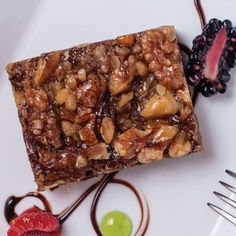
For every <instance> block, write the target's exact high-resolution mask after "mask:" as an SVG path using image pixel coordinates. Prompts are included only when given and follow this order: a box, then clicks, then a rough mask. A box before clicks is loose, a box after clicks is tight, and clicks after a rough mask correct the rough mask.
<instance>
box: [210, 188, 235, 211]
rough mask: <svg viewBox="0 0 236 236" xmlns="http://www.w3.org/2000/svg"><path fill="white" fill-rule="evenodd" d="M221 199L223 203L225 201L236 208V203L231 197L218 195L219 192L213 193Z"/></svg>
mask: <svg viewBox="0 0 236 236" xmlns="http://www.w3.org/2000/svg"><path fill="white" fill-rule="evenodd" d="M213 193H214V194H215V195H216V196H217V197H218V198H219V199H221V200H222V201H224V202H225V203H227V204H229V205H230V206H232V207H234V208H236V202H235V201H234V200H232V199H230V198H229V197H226V196H225V195H223V194H221V193H218V192H215V191H214V192H213Z"/></svg>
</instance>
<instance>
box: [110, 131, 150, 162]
mask: <svg viewBox="0 0 236 236" xmlns="http://www.w3.org/2000/svg"><path fill="white" fill-rule="evenodd" d="M151 132H152V130H146V131H142V130H139V129H136V128H131V129H129V130H127V131H125V132H124V133H122V134H121V135H119V136H118V138H117V140H116V141H115V143H114V148H115V150H116V152H117V153H118V154H119V155H120V156H122V157H124V158H126V159H131V158H133V157H135V156H136V153H137V151H138V150H139V149H140V148H142V147H143V146H144V143H145V141H147V140H148V136H149V134H150V133H151ZM145 138H146V140H145Z"/></svg>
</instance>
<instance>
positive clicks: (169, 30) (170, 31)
mask: <svg viewBox="0 0 236 236" xmlns="http://www.w3.org/2000/svg"><path fill="white" fill-rule="evenodd" d="M159 29H160V30H161V32H162V34H164V35H165V38H166V39H167V40H168V41H170V42H173V41H174V40H175V39H176V33H175V28H174V27H170V26H168V27H166V26H162V27H160V28H159Z"/></svg>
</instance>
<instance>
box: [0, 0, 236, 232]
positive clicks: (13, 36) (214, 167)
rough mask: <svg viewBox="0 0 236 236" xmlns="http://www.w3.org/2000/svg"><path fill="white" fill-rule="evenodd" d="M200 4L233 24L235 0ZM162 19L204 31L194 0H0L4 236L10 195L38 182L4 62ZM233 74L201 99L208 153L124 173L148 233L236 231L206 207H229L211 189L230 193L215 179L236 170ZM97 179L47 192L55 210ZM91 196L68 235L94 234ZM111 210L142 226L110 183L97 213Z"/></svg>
mask: <svg viewBox="0 0 236 236" xmlns="http://www.w3.org/2000/svg"><path fill="white" fill-rule="evenodd" d="M203 6H204V8H205V10H206V16H207V19H210V18H212V17H219V18H220V19H225V18H229V19H231V20H232V22H233V23H234V24H236V14H235V9H236V2H235V1H234V0H227V1H223V0H222V1H219V0H217V1H215V0H206V1H204V3H203ZM164 24H173V25H175V27H176V29H177V32H178V35H179V37H180V39H181V40H182V41H184V42H185V43H187V44H188V45H191V41H192V39H193V37H194V36H196V35H197V34H199V32H200V31H201V30H200V25H199V20H198V17H197V14H196V11H195V9H194V5H193V1H192V0H189V1H186V0H178V1H172V0H163V1H161V0H149V1H142V0H136V1H134V0H133V1H126V0H113V1H111V0H99V1H94V0H86V1H85V0H84V1H82V0H70V1H66V0H44V1H43V0H42V1H39V0H30V1H27V0H21V1H19V0H1V1H0V77H1V80H0V101H1V112H0V114H1V115H0V148H1V156H0V158H1V165H0V201H1V202H0V203H1V204H0V235H6V231H7V228H8V225H7V224H6V222H5V219H4V217H3V205H4V201H5V199H6V198H7V197H8V196H9V195H11V194H16V195H20V194H23V193H26V192H28V191H32V190H35V188H36V186H35V184H34V183H33V176H32V172H31V169H30V165H29V162H28V160H27V156H26V151H25V146H24V143H23V139H22V133H21V127H20V124H19V121H18V117H17V111H16V108H15V104H14V102H13V97H12V92H11V88H10V84H9V82H8V79H7V75H6V73H5V69H4V67H5V65H6V64H7V63H8V62H11V61H16V60H20V59H24V58H28V57H32V56H35V55H38V54H40V53H41V52H45V51H50V50H54V49H62V48H67V47H70V46H72V45H76V44H78V43H83V42H92V41H98V40H102V39H107V38H112V37H115V36H117V35H120V34H124V33H130V32H136V31H141V30H144V29H148V28H154V27H157V26H161V25H164ZM232 75H233V76H232V77H233V79H232V80H231V81H230V83H229V89H228V91H227V93H226V94H225V95H222V96H216V97H213V98H210V99H206V98H202V97H200V99H199V101H198V104H197V107H196V113H197V115H198V119H199V123H200V128H201V133H202V137H203V142H204V146H205V151H204V152H203V153H201V154H194V155H191V156H188V157H186V158H180V159H177V160H165V161H161V162H159V163H155V164H152V165H147V166H142V167H136V168H132V169H129V170H125V171H122V172H121V173H120V174H119V176H120V177H121V178H123V179H126V180H128V181H130V182H131V183H133V184H134V185H135V186H136V187H137V188H138V189H140V190H141V191H143V192H144V193H145V195H146V196H147V199H148V202H149V204H150V207H151V223H150V227H149V230H148V232H147V234H146V235H148V236H171V235H176V236H188V235H191V236H208V235H211V236H213V235H214V236H216V235H217V236H231V235H235V233H236V227H234V226H233V225H232V224H230V223H229V222H227V221H226V220H223V219H221V218H220V217H219V216H218V215H216V214H215V213H214V212H213V211H212V210H210V209H209V208H208V207H207V205H206V203H207V202H212V203H216V204H217V205H219V206H222V207H225V205H224V204H223V203H222V202H220V201H219V200H218V199H217V198H216V197H215V196H214V195H213V193H212V191H213V190H217V191H220V192H222V193H225V194H226V195H229V192H227V191H226V190H225V189H223V187H221V186H220V184H219V183H218V181H219V180H225V181H227V182H229V183H232V184H234V182H233V179H231V178H230V177H229V176H227V175H226V174H225V173H224V170H225V169H226V168H229V169H232V170H234V171H236V157H235V145H236V143H235V134H236V124H235V119H236V109H235V108H236V82H235V78H236V74H235V71H234V73H232ZM92 181H93V180H90V181H87V182H83V183H81V184H74V185H71V186H70V188H69V190H68V191H67V192H65V189H64V188H59V189H57V190H56V191H54V192H47V193H46V195H47V196H48V198H49V199H50V201H51V202H52V205H53V209H54V211H55V212H58V211H59V210H60V209H63V208H64V207H65V206H67V205H68V204H69V203H71V202H72V201H73V200H74V199H76V197H77V196H78V195H79V194H80V193H81V192H82V191H83V190H84V189H85V188H86V187H87V186H89V185H90V184H91V182H92ZM235 185H236V183H235ZM90 201H91V197H90V198H88V199H87V200H86V201H85V202H84V204H83V205H81V207H80V208H78V209H77V211H76V212H75V213H74V214H73V215H72V216H71V218H70V219H69V220H68V221H67V222H66V224H65V225H64V230H63V235H66V236H74V235H82V236H84V235H89V236H93V235H95V233H94V231H93V228H92V226H91V223H90V219H89V206H90V203H91V202H90ZM25 204H26V203H25ZM31 204H32V203H31V202H30V204H29V205H31ZM29 205H28V206H29ZM24 207H26V206H24ZM21 208H23V207H21ZM112 209H119V210H123V211H126V212H127V213H128V214H129V215H130V216H131V218H132V220H133V221H134V227H135V226H136V225H137V221H138V219H139V213H138V212H139V209H138V207H137V203H136V202H135V199H134V198H133V197H132V195H131V194H130V193H129V192H128V190H126V189H124V188H122V187H117V186H109V187H108V189H107V190H106V191H105V194H104V198H102V200H101V202H100V205H99V210H98V217H99V218H100V217H101V216H102V215H103V214H104V213H105V212H107V211H109V210H112Z"/></svg>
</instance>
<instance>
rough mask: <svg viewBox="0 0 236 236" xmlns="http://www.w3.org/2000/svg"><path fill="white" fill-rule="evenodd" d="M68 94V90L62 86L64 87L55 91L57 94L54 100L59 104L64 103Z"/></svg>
mask: <svg viewBox="0 0 236 236" xmlns="http://www.w3.org/2000/svg"><path fill="white" fill-rule="evenodd" d="M68 96H69V90H68V89H66V88H64V89H61V90H59V91H58V92H57V95H56V98H55V99H56V102H57V103H58V104H60V105H62V104H64V103H65V101H66V100H67V98H68Z"/></svg>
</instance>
